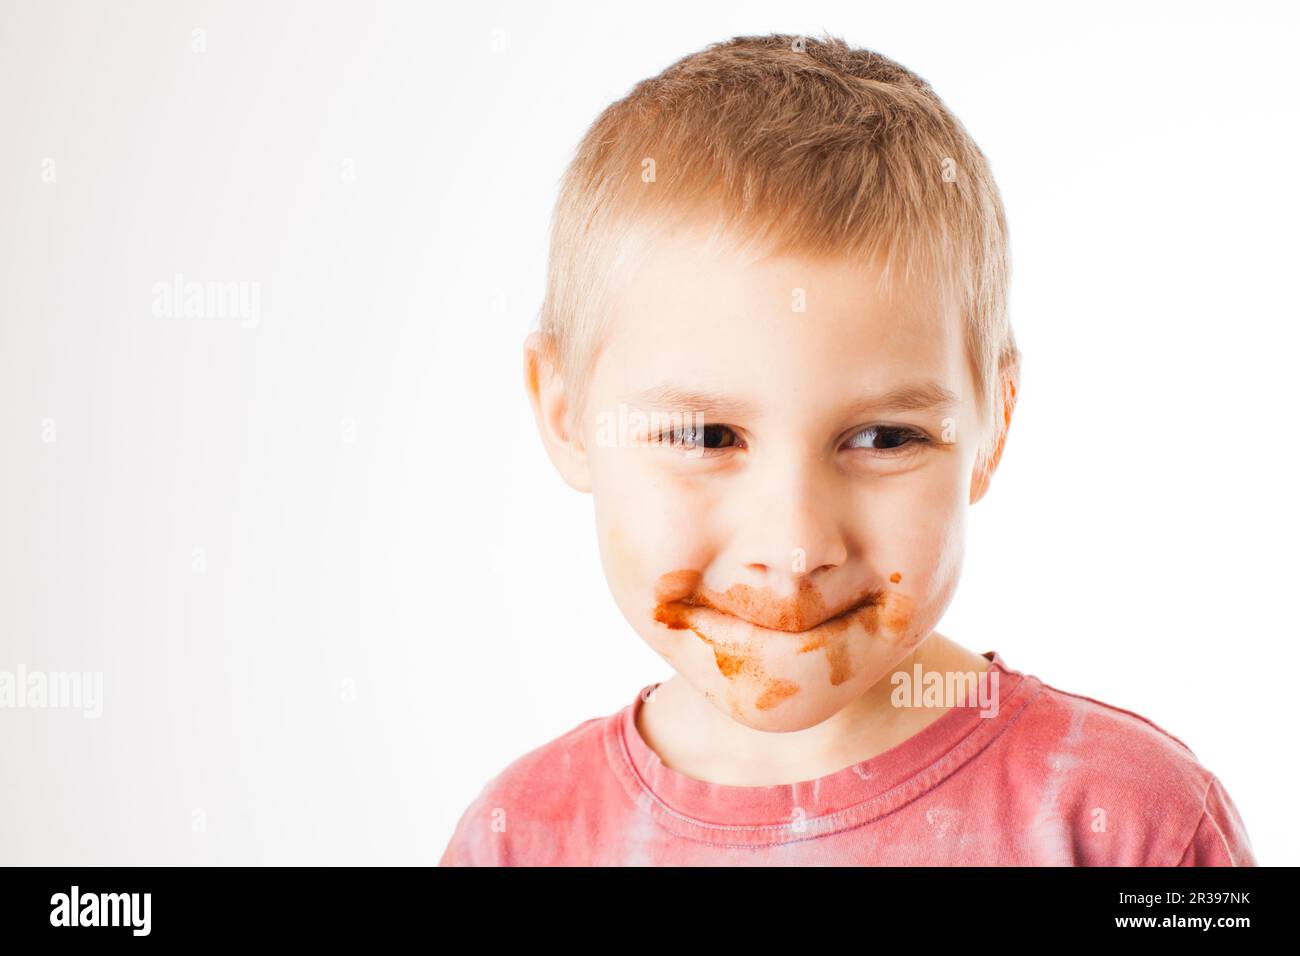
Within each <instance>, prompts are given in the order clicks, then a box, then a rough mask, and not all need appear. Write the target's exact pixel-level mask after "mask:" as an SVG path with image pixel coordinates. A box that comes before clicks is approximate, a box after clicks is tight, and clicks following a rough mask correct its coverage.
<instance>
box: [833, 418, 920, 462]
mask: <svg viewBox="0 0 1300 956" xmlns="http://www.w3.org/2000/svg"><path fill="white" fill-rule="evenodd" d="M929 440H930V439H929V438H928V437H927V436H926V435H924V434H923V433H921V432H919V431H917V430H916V429H914V428H900V427H898V426H896V425H869V426H868V427H866V428H864V429H862V431H860V432H858V433H857V434H856V435H854V436H853V437H852V438H850V439H849V447H850V448H859V449H862V450H863V451H873V452H879V453H882V454H885V455H890V454H900V453H904V452H906V451H907V450H909V447H911V446H919V445H924V444H927V443H928V442H929ZM859 441H861V442H863V443H864V444H855V442H859Z"/></svg>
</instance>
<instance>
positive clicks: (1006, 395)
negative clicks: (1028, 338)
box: [970, 364, 1020, 504]
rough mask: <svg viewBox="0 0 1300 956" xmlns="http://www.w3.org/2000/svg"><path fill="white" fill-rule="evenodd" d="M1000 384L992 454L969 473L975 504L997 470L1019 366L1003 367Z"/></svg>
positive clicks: (1008, 425)
mask: <svg viewBox="0 0 1300 956" xmlns="http://www.w3.org/2000/svg"><path fill="white" fill-rule="evenodd" d="M1001 379H1002V380H1001V386H1002V420H1001V421H1000V422H998V423H997V436H996V439H995V441H994V443H993V454H992V455H990V456H988V458H986V459H984V461H983V462H982V463H981V462H979V461H977V462H976V463H975V471H974V473H973V474H972V475H971V482H970V503H971V504H975V502H977V501H979V500H980V499H981V498H983V497H984V493H985V492H986V491H988V490H989V483H990V482H991V481H992V480H993V472H994V471H996V470H997V467H998V462H999V461H1001V460H1002V447H1003V446H1004V445H1005V444H1006V443H1007V432H1008V431H1009V430H1010V429H1011V413H1012V412H1014V411H1015V409H1016V391H1017V390H1018V389H1019V387H1020V366H1019V364H1016V365H1013V366H1012V367H1011V368H1008V369H1004V370H1003V372H1002V376H1001Z"/></svg>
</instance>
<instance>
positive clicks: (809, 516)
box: [732, 469, 848, 591]
mask: <svg viewBox="0 0 1300 956" xmlns="http://www.w3.org/2000/svg"><path fill="white" fill-rule="evenodd" d="M837 497H838V496H837V495H836V494H834V492H833V490H832V489H830V488H828V487H826V486H825V483H824V482H822V481H819V479H818V478H817V477H816V476H814V475H810V474H809V473H808V472H807V471H805V470H799V469H791V470H789V471H788V472H787V475H786V478H785V480H780V481H776V482H773V483H770V484H768V485H767V489H766V493H765V494H762V495H759V496H756V497H755V498H754V499H752V500H751V501H750V502H749V503H748V504H747V506H746V507H745V508H744V509H743V511H744V512H745V514H743V515H741V516H738V525H739V526H738V527H736V528H735V529H734V533H733V535H732V541H733V545H734V548H735V550H734V553H733V557H734V559H735V560H736V561H738V562H739V563H740V564H741V565H742V566H744V568H745V569H746V571H748V572H749V573H750V574H754V575H757V576H759V577H760V578H761V579H762V583H763V584H764V585H765V586H767V587H770V588H772V589H774V590H777V591H787V590H795V589H797V588H798V587H799V585H800V583H801V582H803V581H805V580H807V579H809V578H811V577H813V576H815V575H817V573H818V572H820V571H823V570H826V569H830V568H834V567H839V566H840V565H842V564H843V563H844V562H845V561H846V560H848V543H847V541H846V540H845V537H844V533H843V525H842V523H841V518H840V514H839V509H838V508H837V507H836V504H837Z"/></svg>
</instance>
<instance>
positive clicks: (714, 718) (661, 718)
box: [637, 632, 992, 787]
mask: <svg viewBox="0 0 1300 956" xmlns="http://www.w3.org/2000/svg"><path fill="white" fill-rule="evenodd" d="M918 663H919V664H920V665H921V668H922V670H923V671H924V672H930V671H943V672H945V673H946V672H952V671H959V672H963V673H969V672H980V671H985V670H988V668H989V667H991V666H992V664H991V663H990V661H989V660H988V658H986V657H983V656H981V655H979V654H976V653H974V652H972V651H968V650H967V649H966V648H964V647H962V646H960V645H959V644H956V643H954V642H952V641H950V640H949V639H948V638H946V637H943V636H942V635H941V634H939V633H938V632H931V633H930V636H929V637H927V638H926V639H925V640H924V641H922V642H921V643H920V644H919V645H917V647H916V648H915V650H913V652H912V653H911V654H909V655H908V656H907V657H906V658H904V659H903V660H902V661H900V662H899V664H898V665H897V666H896V667H895V668H893V670H891V672H890V673H893V672H894V671H900V670H901V671H904V672H907V673H911V672H912V670H913V666H914V665H915V664H918ZM893 690H894V687H893V685H892V684H891V682H890V680H889V675H888V674H886V675H885V677H884V678H882V679H881V680H879V681H877V682H876V683H875V684H874V685H872V686H871V687H869V688H868V689H867V690H866V691H865V692H864V693H863V694H862V696H861V697H859V698H858V699H857V700H855V701H853V703H851V704H849V705H848V706H847V707H845V708H844V709H843V710H841V711H839V712H838V713H836V714H834V715H833V716H831V717H830V718H828V719H826V720H824V721H822V722H821V723H820V724H817V725H816V726H813V727H809V728H807V729H805V730H800V731H793V732H790V733H767V732H765V731H760V730H754V729H752V728H750V727H746V726H745V725H744V724H741V723H738V722H737V721H735V720H732V719H731V718H730V717H728V716H727V715H726V714H724V713H722V712H721V711H720V710H718V709H717V707H715V706H714V705H713V704H712V703H710V702H709V701H708V700H706V699H705V698H704V696H703V695H702V694H700V693H699V692H698V691H697V690H695V688H694V687H692V686H691V685H690V684H688V683H687V682H686V681H685V680H683V679H682V677H681V675H678V674H674V675H673V676H672V677H671V678H670V679H668V680H667V681H664V682H663V683H662V684H660V685H659V687H658V689H657V690H656V691H655V699H654V703H653V704H650V705H646V706H642V707H641V708H639V713H638V716H637V730H638V731H640V733H641V736H642V737H643V738H644V739H645V741H646V743H647V744H649V746H650V749H651V750H653V751H654V752H655V753H657V754H658V755H659V759H660V760H662V761H663V763H664V765H665V766H667V767H669V768H670V769H673V770H676V771H678V772H680V773H683V774H685V775H686V776H688V777H694V778H695V779H697V780H704V781H707V782H709V783H719V784H726V785H730V786H737V787H764V786H773V785H778V784H787V783H795V782H797V781H800V780H815V779H817V778H818V777H824V776H826V775H827V774H831V773H834V772H836V771H837V770H842V769H843V768H845V767H848V766H851V765H852V764H855V763H859V762H861V761H863V760H868V759H870V758H871V757H874V756H876V755H877V754H880V753H883V752H884V751H886V750H889V749H890V748H891V747H895V746H897V745H898V744H900V743H902V742H903V741H904V740H907V739H908V738H909V737H912V736H914V735H915V734H917V733H919V732H920V731H921V730H923V729H925V727H927V726H928V725H929V724H931V723H933V722H934V721H935V720H937V719H938V718H940V717H941V716H943V714H944V713H946V712H947V711H948V709H949V708H947V707H895V706H894V705H893V704H892V703H891V702H890V695H891V694H892V693H893Z"/></svg>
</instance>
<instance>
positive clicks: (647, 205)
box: [539, 34, 1020, 455]
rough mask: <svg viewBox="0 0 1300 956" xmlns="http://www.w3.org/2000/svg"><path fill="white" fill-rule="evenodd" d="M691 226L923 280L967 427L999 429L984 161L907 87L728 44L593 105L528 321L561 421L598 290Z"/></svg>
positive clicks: (1008, 363)
mask: <svg viewBox="0 0 1300 956" xmlns="http://www.w3.org/2000/svg"><path fill="white" fill-rule="evenodd" d="M701 222H704V223H709V224H711V225H712V227H713V228H714V230H715V231H714V235H715V237H729V238H726V239H724V241H726V242H728V244H730V243H732V242H733V241H740V242H743V243H744V244H745V245H746V246H747V247H751V248H754V247H756V248H760V249H762V250H763V251H764V252H766V253H769V254H777V255H785V254H788V255H802V256H806V257H813V258H825V257H835V258H840V257H848V258H854V257H859V258H860V259H861V260H862V261H864V262H866V261H874V262H879V263H880V264H881V265H882V266H883V273H882V274H883V275H884V276H886V277H887V276H888V275H890V274H891V273H892V272H893V271H894V270H896V269H899V266H900V265H901V270H900V271H901V272H902V273H903V274H904V275H906V276H908V277H915V276H924V277H928V278H929V279H931V280H933V281H935V282H936V283H937V286H938V287H941V288H942V290H943V292H944V295H945V296H955V300H953V301H956V302H957V303H958V305H959V307H960V309H961V312H962V314H963V316H964V318H965V323H966V330H965V341H966V346H967V350H968V353H969V359H970V362H971V366H972V370H973V373H974V379H975V384H976V388H977V392H978V394H977V403H978V405H979V408H980V413H981V415H987V414H988V413H989V412H990V411H991V412H992V414H993V416H994V419H993V420H994V421H996V420H997V419H998V418H1000V417H1001V416H1002V415H1003V414H1004V406H1003V401H1004V397H1005V396H1004V394H1003V391H1002V389H1001V388H1000V387H999V379H1000V374H1001V372H1002V371H1003V370H1006V369H1009V368H1011V367H1013V366H1016V367H1018V365H1019V359H1020V351H1019V349H1018V348H1017V346H1016V342H1015V337H1014V335H1013V333H1012V330H1011V325H1010V322H1009V320H1008V316H1007V286H1008V282H1009V279H1010V257H1009V252H1008V243H1007V228H1006V217H1005V213H1004V210H1003V207H1002V200H1001V197H1000V195H999V193H998V189H997V185H996V184H995V182H994V180H993V176H992V173H991V171H990V169H989V165H988V161H987V160H986V159H985V157H984V154H983V153H982V152H981V151H980V149H979V147H978V146H976V144H975V142H974V140H973V139H971V137H970V135H969V134H968V133H967V132H966V130H965V128H964V127H963V126H962V125H961V123H960V122H958V120H957V119H956V117H955V116H953V115H952V113H951V112H950V111H949V110H948V108H947V107H946V106H945V105H944V104H943V102H942V101H941V100H940V99H939V97H938V96H937V95H936V94H935V93H934V91H933V90H932V89H931V88H930V85H929V84H928V83H927V82H926V81H925V80H923V79H921V78H920V77H919V76H917V75H916V74H914V73H912V72H911V71H909V70H907V69H906V68H904V67H902V66H900V65H899V64H898V63H895V62H894V61H893V60H890V59H888V58H886V57H884V56H881V55H880V54H879V53H875V52H873V51H871V50H864V49H854V48H852V47H850V46H849V45H848V44H847V43H845V42H844V41H843V40H841V39H837V38H833V37H829V36H825V37H823V38H822V39H814V38H807V37H800V36H795V35H788V34H772V35H769V36H741V37H734V38H732V39H730V40H726V41H723V42H720V43H714V44H711V45H709V46H708V47H706V48H704V49H703V50H700V51H699V52H697V53H692V54H690V55H689V56H686V57H683V58H682V59H680V60H678V61H677V62H676V63H674V64H672V65H671V66H669V67H668V68H667V69H665V70H664V71H663V72H662V73H660V74H659V75H658V76H655V77H653V78H651V79H647V80H643V81H641V82H640V83H638V84H637V85H636V86H635V87H634V88H633V89H632V91H631V92H630V93H628V94H627V96H625V97H623V98H622V99H620V100H618V101H617V102H615V103H612V104H611V105H610V106H608V107H607V108H606V109H605V110H604V111H603V112H602V113H601V114H600V116H599V117H598V118H597V119H596V121H595V122H594V123H593V124H592V126H591V128H590V129H589V130H588V131H587V133H586V135H585V136H584V137H583V139H582V141H581V143H580V144H579V146H578V149H577V153H576V155H575V156H574V158H573V160H572V162H571V163H570V164H569V167H568V169H567V170H566V172H565V174H564V177H563V180H562V183H561V188H560V193H559V197H558V199H557V201H556V206H555V214H554V217H553V221H552V230H551V256H550V263H549V269H548V275H547V285H546V297H545V300H544V302H543V305H542V309H541V315H540V323H539V328H540V331H542V332H543V333H546V334H547V335H548V336H549V337H550V342H551V344H552V346H553V347H554V348H555V349H556V355H555V356H554V360H555V361H556V363H557V365H558V368H559V371H560V373H561V375H562V377H563V378H564V381H565V385H566V388H567V389H569V392H568V394H569V396H570V399H571V402H570V414H571V416H572V415H576V413H577V409H578V408H579V407H580V406H581V405H582V403H583V401H584V400H585V394H586V379H587V377H588V375H589V372H590V364H589V363H591V362H592V361H593V360H594V357H595V356H596V354H597V353H598V351H599V345H600V343H601V342H602V341H603V331H604V329H605V328H606V323H605V321H604V317H605V314H606V312H607V303H608V293H609V292H610V290H611V288H612V285H613V276H614V275H615V274H616V273H617V272H618V271H619V269H620V268H622V267H624V266H626V265H628V264H629V263H632V262H634V261H635V258H636V255H637V251H638V249H640V248H644V246H639V245H638V243H648V242H652V241H653V238H654V236H656V235H659V234H662V233H663V232H664V231H667V230H670V229H672V228H675V227H678V226H682V225H686V224H690V223H696V224H698V223H701ZM573 423H574V419H573V418H572V417H571V418H570V426H571V427H572V425H573ZM994 432H996V428H995V429H994ZM992 437H993V436H991V435H990V436H988V437H987V438H986V440H985V442H984V443H982V448H981V455H987V454H988V453H989V451H990V450H991V447H992Z"/></svg>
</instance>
